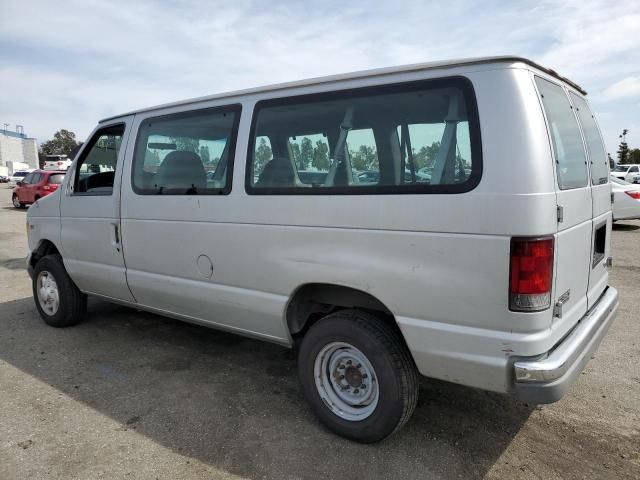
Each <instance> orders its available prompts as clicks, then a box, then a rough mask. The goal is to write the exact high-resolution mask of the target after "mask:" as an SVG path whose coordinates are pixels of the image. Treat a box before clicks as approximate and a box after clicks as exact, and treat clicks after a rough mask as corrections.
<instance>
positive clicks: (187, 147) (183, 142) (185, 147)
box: [173, 137, 200, 153]
mask: <svg viewBox="0 0 640 480" xmlns="http://www.w3.org/2000/svg"><path fill="white" fill-rule="evenodd" d="M173 143H175V144H176V150H180V151H183V152H193V153H198V152H199V151H200V140H198V139H197V138H189V137H180V138H174V139H173Z"/></svg>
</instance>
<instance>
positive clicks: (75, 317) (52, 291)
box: [32, 255, 87, 327]
mask: <svg viewBox="0 0 640 480" xmlns="http://www.w3.org/2000/svg"><path fill="white" fill-rule="evenodd" d="M32 285H33V298H34V300H35V303H36V308H37V309H38V313H40V316H41V317H42V319H43V320H44V321H45V323H46V324H47V325H50V326H52V327H69V326H71V325H76V324H77V323H79V322H81V321H82V320H83V319H84V317H85V315H86V311H87V296H86V295H85V294H83V293H82V292H81V291H80V290H78V287H77V286H76V284H75V283H73V280H71V277H69V275H68V274H67V271H66V270H65V268H64V264H63V263H62V257H61V256H60V255H47V256H45V257H42V258H41V259H40V260H38V263H36V266H35V268H34V271H33V284H32Z"/></svg>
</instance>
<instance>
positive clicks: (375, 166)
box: [246, 77, 482, 195]
mask: <svg viewBox="0 0 640 480" xmlns="http://www.w3.org/2000/svg"><path fill="white" fill-rule="evenodd" d="M267 139H268V140H267ZM250 142H251V143H250V145H249V155H248V158H247V170H246V190H247V192H248V193H249V194H259V195H272V194H295V195H299V194H312V195H313V194H385V193H390V194H401V193H462V192H467V191H469V190H471V189H473V188H474V187H475V186H476V185H477V184H478V183H479V181H480V176H481V172H482V158H481V157H482V149H481V141H480V128H479V122H478V113H477V106H476V100H475V95H474V92H473V87H472V85H471V83H470V82H469V81H468V80H467V79H465V78H462V77H450V78H441V79H434V80H424V81H420V82H412V83H403V84H390V85H381V86H376V87H368V88H359V89H352V90H339V91H334V92H327V93H319V94H311V95H303V96H296V97H288V98H278V99H270V100H263V101H260V102H258V104H257V105H256V108H255V111H254V117H253V124H252V129H251V140H250Z"/></svg>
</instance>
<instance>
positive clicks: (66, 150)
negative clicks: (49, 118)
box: [38, 129, 80, 165]
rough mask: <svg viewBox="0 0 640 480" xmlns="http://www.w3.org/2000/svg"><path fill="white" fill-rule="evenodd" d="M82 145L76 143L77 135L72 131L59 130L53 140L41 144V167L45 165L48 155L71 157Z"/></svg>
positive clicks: (39, 153)
mask: <svg viewBox="0 0 640 480" xmlns="http://www.w3.org/2000/svg"><path fill="white" fill-rule="evenodd" d="M79 145H80V144H79V143H78V142H77V141H76V134H75V133H73V132H72V131H70V130H65V129H62V130H58V131H57V132H56V133H54V134H53V139H51V140H47V141H46V142H44V143H42V144H40V151H39V152H38V157H39V160H40V165H44V161H45V159H46V157H47V155H67V156H70V155H71V154H72V153H73V152H74V151H77V148H78V146H79Z"/></svg>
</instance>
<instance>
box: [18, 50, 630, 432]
mask: <svg viewBox="0 0 640 480" xmlns="http://www.w3.org/2000/svg"><path fill="white" fill-rule="evenodd" d="M480 125H482V129H481V128H480ZM327 145H328V148H327ZM205 147H206V148H205ZM316 147H317V148H316ZM352 158H353V159H354V160H357V161H358V164H359V165H362V164H366V165H367V170H366V172H367V178H366V181H365V182H360V180H361V179H360V178H358V175H355V176H354V175H353V171H354V170H355V168H354V166H353V165H352V164H351V159H352ZM214 159H215V160H214ZM426 160H428V161H429V165H430V171H429V172H428V175H429V181H423V180H422V179H420V178H418V176H417V175H413V174H409V175H407V174H406V173H405V171H406V170H405V168H403V167H407V166H409V171H410V172H415V171H418V170H419V168H418V167H419V166H420V165H424V163H425V162H426ZM205 163H206V166H207V167H206V168H205ZM312 169H317V170H318V171H323V172H325V171H326V172H327V173H326V175H325V174H324V173H323V175H317V176H316V177H317V178H313V180H312V181H311V182H309V181H306V182H304V181H301V179H300V175H299V172H309V171H311V170H312ZM213 170H215V171H214V173H213V174H209V175H208V174H207V172H211V171H213ZM314 171H315V170H314ZM376 172H377V175H375V173H376ZM425 173H426V172H425ZM303 176H304V175H303ZM354 177H355V178H354ZM514 178H517V179H518V181H517V182H513V181H511V179H514ZM608 179H609V173H608V163H607V155H606V153H605V150H604V147H603V143H602V139H601V137H600V132H599V130H598V126H597V125H596V122H595V120H594V118H593V116H592V114H591V111H590V109H589V106H588V104H587V101H586V99H585V92H584V91H583V90H582V89H581V88H580V87H579V86H578V85H576V84H575V83H573V82H571V81H570V80H568V79H566V78H563V77H561V76H559V75H558V74H557V73H555V72H554V71H552V70H548V69H545V68H543V67H541V66H539V65H537V64H535V63H533V62H531V61H530V60H526V59H522V58H515V57H495V58H484V59H471V60H461V61H452V62H438V63H431V64H421V65H410V66H406V67H398V68H387V69H380V70H372V71H367V72H359V73H352V74H347V75H337V76H331V77H326V78H321V79H314V80H308V81H300V82H294V83H288V84H282V85H275V86H270V87H263V88H255V89H251V90H245V91H239V92H233V93H228V94H224V95H214V96H210V97H205V98H200V99H196V100H188V101H184V102H177V103H172V104H168V105H161V106H158V107H153V108H148V109H143V110H137V111H134V112H130V113H126V114H123V115H120V116H116V117H112V118H107V119H104V120H102V121H101V122H100V123H99V124H98V126H97V127H96V129H95V130H94V132H93V133H92V134H91V136H90V137H89V139H88V141H87V142H86V143H85V144H84V145H83V147H82V150H81V151H80V152H79V154H78V155H77V156H76V158H75V160H74V163H73V165H72V166H71V167H70V170H69V172H68V173H67V175H66V176H65V180H64V184H63V185H62V188H59V189H58V191H57V192H55V193H53V194H51V195H49V196H48V197H46V198H43V199H41V200H39V201H38V202H37V203H36V204H34V205H33V206H32V207H31V208H30V209H29V213H28V216H27V222H28V225H27V230H28V232H29V249H30V252H31V254H30V256H29V258H28V262H27V263H28V268H29V271H30V274H31V276H32V278H33V295H34V299H35V305H36V308H37V309H38V311H39V312H40V315H41V316H42V318H43V319H44V321H45V322H46V323H48V324H49V325H52V326H54V327H66V326H70V325H74V324H76V323H78V322H80V321H81V320H82V319H83V318H84V316H85V315H86V299H87V295H95V296H97V297H100V298H103V299H107V300H109V301H113V302H117V303H120V304H125V305H130V306H132V307H135V308H136V309H140V310H147V311H150V312H155V313H158V314H161V315H166V316H170V317H174V318H178V319H181V320H184V321H187V322H194V323H198V324H201V325H206V326H210V327H213V328H220V329H225V330H229V331H231V332H235V333H238V334H241V335H248V336H251V337H254V338H259V339H263V340H267V341H271V342H275V343H278V344H281V345H283V346H285V347H293V346H297V347H298V348H297V351H298V369H299V376H300V380H301V383H302V386H303V391H304V394H305V395H306V397H307V399H308V401H309V403H310V405H311V407H312V409H313V411H314V412H315V413H316V414H317V416H318V417H319V418H320V420H321V421H322V422H323V423H324V424H325V425H327V426H328V427H329V428H330V429H331V430H333V431H334V432H337V433H338V434H340V435H343V436H345V437H348V438H351V439H354V440H357V441H361V442H374V441H378V440H380V439H382V438H384V437H386V436H387V435H390V434H391V433H393V432H394V431H396V430H398V429H399V428H400V427H401V426H402V425H403V424H404V423H405V422H406V421H407V420H408V419H409V418H410V416H411V414H412V412H413V410H414V408H415V406H416V402H417V398H418V391H419V388H418V383H419V382H418V379H419V375H424V376H426V377H432V378H437V379H441V380H446V381H450V382H455V383H459V384H463V385H468V386H471V387H477V388H482V389H486V390H492V391H495V392H503V393H512V394H514V395H516V396H517V397H519V398H520V399H522V400H524V401H527V402H530V403H533V404H535V403H549V402H554V401H556V400H558V399H559V398H561V397H562V396H563V395H564V394H565V392H566V391H567V390H568V389H569V387H570V385H571V384H572V383H573V381H574V380H575V379H576V378H578V377H579V376H580V372H581V371H582V370H583V369H584V367H585V365H586V363H587V362H588V361H589V359H590V358H591V356H592V355H593V354H594V352H595V351H596V349H597V347H598V345H599V343H600V341H601V340H602V338H603V337H604V335H605V334H606V332H607V330H608V328H609V326H610V324H611V322H612V320H613V318H614V317H615V314H616V310H617V307H618V293H617V291H616V289H615V288H613V287H611V286H609V281H608V270H607V265H609V264H610V239H611V224H612V217H611V198H610V195H611V186H610V184H609V181H608ZM587 381H588V378H587Z"/></svg>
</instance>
